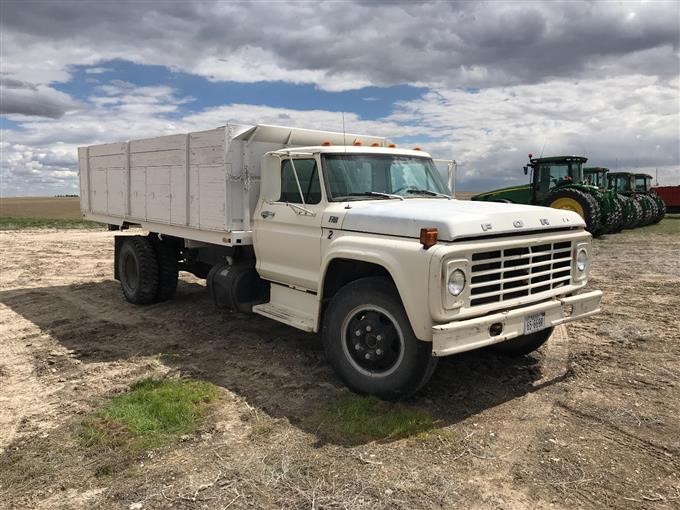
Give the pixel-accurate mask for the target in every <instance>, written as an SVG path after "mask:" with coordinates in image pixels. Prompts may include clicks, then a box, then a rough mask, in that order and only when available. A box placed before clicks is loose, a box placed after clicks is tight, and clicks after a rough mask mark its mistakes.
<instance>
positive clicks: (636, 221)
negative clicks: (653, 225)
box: [629, 197, 644, 228]
mask: <svg viewBox="0 0 680 510" xmlns="http://www.w3.org/2000/svg"><path fill="white" fill-rule="evenodd" d="M629 198H630V201H631V204H632V209H633V220H632V225H631V227H630V228H638V227H641V226H642V220H643V219H644V212H643V210H642V204H640V201H639V200H638V199H637V198H636V197H629Z"/></svg>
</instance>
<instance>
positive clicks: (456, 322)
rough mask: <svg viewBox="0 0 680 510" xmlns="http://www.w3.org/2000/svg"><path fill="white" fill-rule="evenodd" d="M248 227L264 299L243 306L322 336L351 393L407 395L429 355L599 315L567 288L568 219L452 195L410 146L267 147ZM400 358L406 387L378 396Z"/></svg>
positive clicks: (539, 338)
mask: <svg viewBox="0 0 680 510" xmlns="http://www.w3.org/2000/svg"><path fill="white" fill-rule="evenodd" d="M578 164H579V165H580V162H578ZM579 168H580V166H579ZM568 171H569V167H567V168H566V169H565V172H564V176H567V175H568V173H567V172H568ZM558 177H563V176H562V174H559V176H558ZM254 222H255V228H254V234H253V240H254V250H255V256H256V268H257V272H258V274H259V276H260V277H261V278H263V279H264V280H266V281H268V282H270V284H271V287H270V290H271V292H270V299H269V301H268V302H267V303H262V304H259V305H256V306H255V307H254V308H253V311H255V312H256V313H259V314H261V315H265V316H268V317H270V318H275V319H277V320H280V321H282V322H286V323H288V324H290V325H292V326H295V327H298V328H301V329H304V330H307V331H322V332H323V334H324V343H325V347H326V352H327V354H328V357H329V361H330V362H331V363H332V364H333V365H334V368H335V369H336V371H337V372H338V373H339V374H340V375H341V377H342V379H343V380H344V381H345V383H346V384H348V385H349V386H350V387H351V388H353V389H355V390H357V391H360V392H368V393H375V394H378V395H381V396H388V397H389V396H390V395H392V396H394V395H395V394H407V393H409V392H410V391H413V390H414V388H416V387H420V385H422V384H423V381H424V379H423V378H426V376H427V374H428V373H429V372H430V371H431V370H432V368H431V366H432V365H433V364H434V363H436V358H438V357H441V356H446V355H450V354H455V353H459V352H463V351H466V350H471V349H475V348H479V347H483V346H488V345H498V346H500V345H501V344H504V346H505V347H508V348H509V349H510V348H511V346H512V340H513V339H514V340H515V342H516V344H517V345H519V346H521V348H522V349H523V350H526V349H527V348H528V347H527V342H528V343H530V344H531V347H534V348H535V346H536V345H539V344H540V343H542V342H543V341H545V339H546V338H547V337H546V336H545V335H546V334H548V336H549V331H551V328H552V327H554V326H555V325H557V324H560V323H562V322H565V321H567V320H573V319H575V318H577V317H583V316H587V315H590V314H593V313H596V312H597V311H598V310H599V299H600V293H599V292H598V291H595V292H592V293H586V294H579V292H580V291H581V290H582V289H583V287H584V286H585V282H586V281H587V274H588V266H589V263H588V262H585V261H586V260H587V259H589V258H590V257H591V247H590V234H588V233H587V232H586V231H585V230H584V229H583V221H582V219H581V218H580V217H579V216H578V215H576V214H574V213H571V212H568V211H559V210H555V209H547V208H536V207H530V206H520V205H512V206H509V207H508V206H507V205H505V204H488V203H487V204H484V203H475V202H464V201H459V200H455V199H453V198H452V197H451V196H450V192H449V191H448V189H447V187H446V185H445V184H444V182H443V180H442V178H441V176H440V174H439V172H438V171H437V169H436V167H435V165H434V163H433V160H432V158H431V156H430V155H429V154H427V153H425V152H423V151H416V150H404V149H390V148H367V147H356V146H352V147H345V146H339V147H332V146H318V147H304V148H296V149H294V150H280V151H273V152H271V153H268V154H266V155H265V157H264V159H263V164H262V182H261V189H260V199H259V201H258V204H257V207H256V211H255V218H254ZM557 296H560V297H559V298H558V297H557ZM567 304H568V305H570V309H571V310H572V314H571V315H568V316H565V315H563V313H562V311H563V308H564V306H565V305H567ZM572 305H577V306H576V307H575V308H571V306H572ZM527 317H530V318H529V319H528V318H527ZM403 319H406V320H405V321H404V320H403ZM527 321H529V322H527ZM534 325H535V327H536V330H535V331H534V330H532V327H534ZM409 339H410V340H409ZM531 342H533V343H531ZM529 348H530V347H529ZM409 351H412V353H411V354H410V355H409V357H410V356H413V359H415V360H419V359H420V360H421V361H419V362H418V361H414V362H413V363H414V368H413V372H412V373H411V374H410V376H408V377H407V379H408V380H410V382H404V383H403V384H405V386H403V387H399V388H398V389H396V390H395V389H394V388H393V389H391V390H387V388H388V387H389V385H390V384H392V383H391V382H389V381H391V380H392V379H395V378H396V379H398V378H399V377H405V376H404V375H403V374H401V372H400V367H403V365H402V364H403V363H404V362H403V360H402V358H401V357H402V356H404V355H406V354H407V353H408V352H409ZM421 351H422V352H424V354H423V353H422V352H421ZM522 352H523V351H522ZM400 360H401V361H400ZM405 373H406V371H405ZM427 377H429V376H427ZM399 384H401V383H399ZM399 384H397V386H399ZM407 388H409V389H408V390H407ZM395 391H396V393H395Z"/></svg>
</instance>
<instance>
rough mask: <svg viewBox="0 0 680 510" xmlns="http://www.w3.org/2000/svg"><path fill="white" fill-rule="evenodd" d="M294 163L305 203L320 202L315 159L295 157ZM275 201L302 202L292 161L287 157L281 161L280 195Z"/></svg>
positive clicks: (319, 186)
mask: <svg viewBox="0 0 680 510" xmlns="http://www.w3.org/2000/svg"><path fill="white" fill-rule="evenodd" d="M294 163H295V170H296V171H297V177H298V180H299V181H300V188H301V189H302V196H303V197H304V199H305V204H318V203H319V202H321V184H320V182H319V172H318V169H317V167H316V160H314V159H296V160H295V161H294ZM277 202H290V203H291V204H301V203H302V200H301V197H300V191H299V190H298V185H297V181H296V180H295V173H294V172H293V163H291V161H290V160H289V159H287V160H285V161H283V162H282V163H281V195H280V196H279V199H278V200H277Z"/></svg>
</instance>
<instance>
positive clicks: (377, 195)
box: [333, 191, 404, 200]
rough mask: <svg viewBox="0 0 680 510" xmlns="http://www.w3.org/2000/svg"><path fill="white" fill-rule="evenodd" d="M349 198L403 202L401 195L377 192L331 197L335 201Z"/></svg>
mask: <svg viewBox="0 0 680 510" xmlns="http://www.w3.org/2000/svg"><path fill="white" fill-rule="evenodd" d="M350 197H378V198H388V199H390V198H396V199H398V200H404V197H402V196H401V195H392V194H390V193H379V192H378V191H362V192H361V193H348V194H347V195H343V196H341V197H333V198H334V199H335V200H342V199H343V198H350Z"/></svg>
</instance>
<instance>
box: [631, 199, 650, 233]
mask: <svg viewBox="0 0 680 510" xmlns="http://www.w3.org/2000/svg"><path fill="white" fill-rule="evenodd" d="M635 198H636V199H637V200H638V202H639V204H640V207H641V208H642V218H641V220H640V224H639V226H640V227H646V226H647V225H649V224H650V223H651V222H652V218H653V217H654V214H653V213H654V211H652V208H651V207H650V204H649V200H648V197H647V195H636V197H635Z"/></svg>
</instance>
